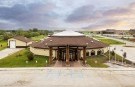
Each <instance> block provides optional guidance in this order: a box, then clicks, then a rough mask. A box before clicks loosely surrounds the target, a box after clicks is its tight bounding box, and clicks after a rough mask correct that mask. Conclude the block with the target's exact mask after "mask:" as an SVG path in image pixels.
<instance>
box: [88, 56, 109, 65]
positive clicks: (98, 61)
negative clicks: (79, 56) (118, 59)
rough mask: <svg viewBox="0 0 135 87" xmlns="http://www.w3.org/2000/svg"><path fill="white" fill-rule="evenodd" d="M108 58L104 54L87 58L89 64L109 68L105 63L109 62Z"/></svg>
mask: <svg viewBox="0 0 135 87" xmlns="http://www.w3.org/2000/svg"><path fill="white" fill-rule="evenodd" d="M107 60H108V59H107V57H105V56H103V55H99V56H91V57H88V58H87V64H89V65H90V66H91V67H100V68H107V67H108V66H107V65H105V64H104V63H105V62H107Z"/></svg>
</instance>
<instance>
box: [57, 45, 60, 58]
mask: <svg viewBox="0 0 135 87" xmlns="http://www.w3.org/2000/svg"><path fill="white" fill-rule="evenodd" d="M59 55H60V54H59V47H58V51H57V59H58V60H60V58H59Z"/></svg>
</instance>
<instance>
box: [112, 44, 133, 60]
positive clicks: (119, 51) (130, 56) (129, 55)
mask: <svg viewBox="0 0 135 87" xmlns="http://www.w3.org/2000/svg"><path fill="white" fill-rule="evenodd" d="M114 48H116V50H115V52H116V53H117V54H119V55H120V56H123V53H124V52H126V53H127V57H126V59H128V60H130V61H132V62H134V63H135V48H134V47H124V46H122V45H112V46H111V47H110V49H111V50H113V49H114Z"/></svg>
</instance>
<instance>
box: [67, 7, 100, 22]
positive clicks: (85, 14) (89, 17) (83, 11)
mask: <svg viewBox="0 0 135 87" xmlns="http://www.w3.org/2000/svg"><path fill="white" fill-rule="evenodd" d="M100 17H101V14H100V11H96V10H95V8H94V6H92V5H85V6H82V7H79V8H77V9H75V10H74V11H73V12H72V13H71V14H70V15H69V16H68V17H67V19H66V20H65V21H66V22H70V23H75V22H76V23H78V22H89V21H94V20H96V19H98V18H100Z"/></svg>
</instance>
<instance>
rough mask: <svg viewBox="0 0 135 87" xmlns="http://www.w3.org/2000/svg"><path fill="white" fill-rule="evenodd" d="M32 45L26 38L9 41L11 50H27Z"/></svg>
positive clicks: (18, 37)
mask: <svg viewBox="0 0 135 87" xmlns="http://www.w3.org/2000/svg"><path fill="white" fill-rule="evenodd" d="M30 44H32V40H31V39H29V38H26V37H24V36H15V37H13V38H11V39H8V47H9V48H25V47H28V46H29V45H30Z"/></svg>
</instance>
